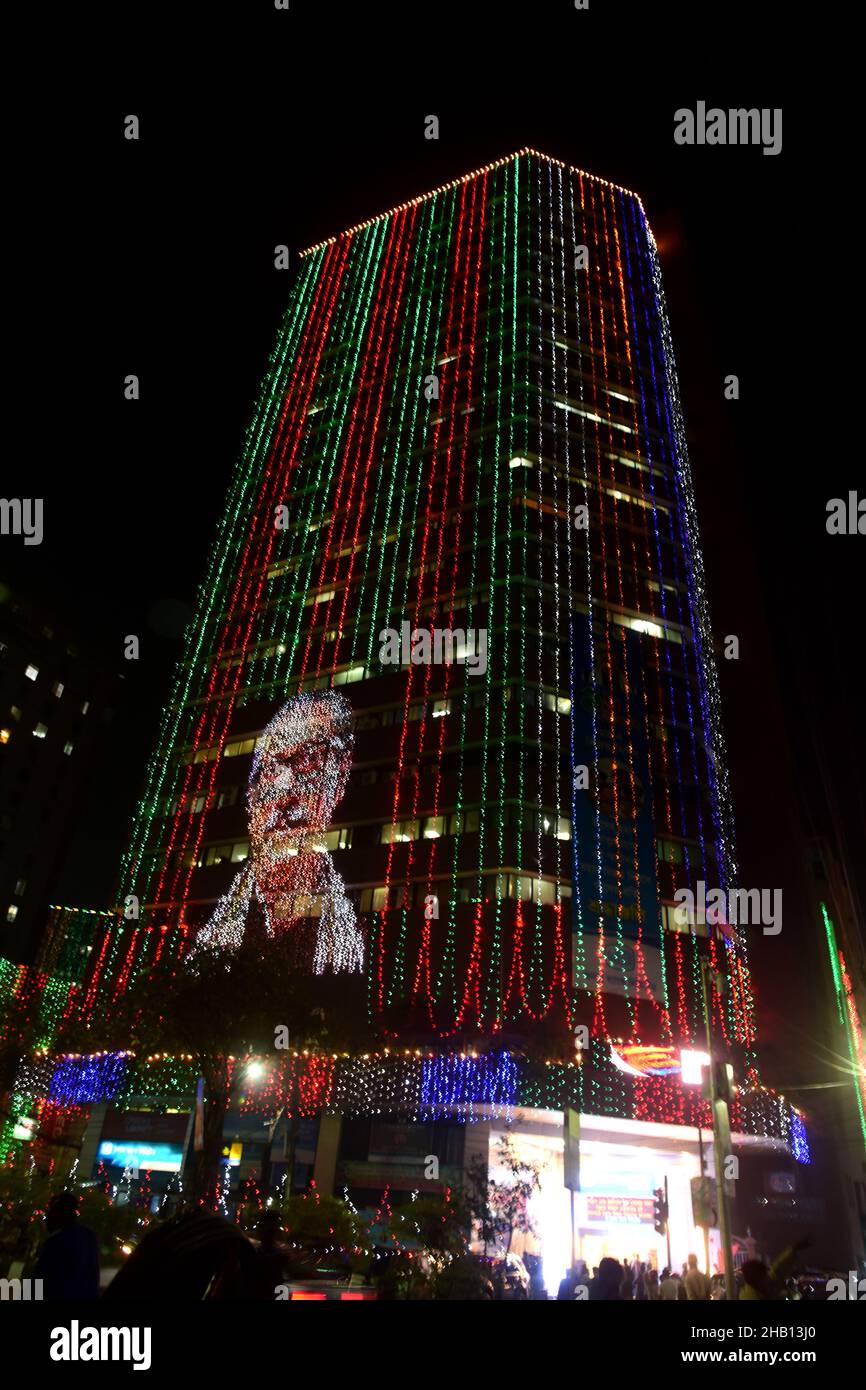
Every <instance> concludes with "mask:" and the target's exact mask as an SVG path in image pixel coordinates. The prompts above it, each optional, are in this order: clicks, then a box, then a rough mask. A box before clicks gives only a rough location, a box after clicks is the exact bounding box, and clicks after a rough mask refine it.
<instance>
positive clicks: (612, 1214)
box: [586, 1192, 653, 1226]
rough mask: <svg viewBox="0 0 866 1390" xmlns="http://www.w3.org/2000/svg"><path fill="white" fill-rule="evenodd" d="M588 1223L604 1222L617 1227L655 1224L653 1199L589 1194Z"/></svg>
mask: <svg viewBox="0 0 866 1390" xmlns="http://www.w3.org/2000/svg"><path fill="white" fill-rule="evenodd" d="M586 1221H587V1222H591V1221H598V1222H604V1223H605V1224H608V1225H615V1226H634V1225H637V1224H639V1223H642V1222H648V1223H649V1224H650V1225H652V1223H653V1199H652V1197H619V1196H617V1195H616V1194H615V1193H601V1192H599V1193H589V1194H588V1195H587V1198H586Z"/></svg>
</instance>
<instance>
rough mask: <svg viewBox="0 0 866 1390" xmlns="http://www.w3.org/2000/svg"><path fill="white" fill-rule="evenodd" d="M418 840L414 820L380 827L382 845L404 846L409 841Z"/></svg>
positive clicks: (416, 825)
mask: <svg viewBox="0 0 866 1390" xmlns="http://www.w3.org/2000/svg"><path fill="white" fill-rule="evenodd" d="M417 839H418V822H417V821H416V820H398V821H397V822H396V824H390V825H383V826H382V844H383V845H394V844H406V843H407V842H408V841H410V840H417Z"/></svg>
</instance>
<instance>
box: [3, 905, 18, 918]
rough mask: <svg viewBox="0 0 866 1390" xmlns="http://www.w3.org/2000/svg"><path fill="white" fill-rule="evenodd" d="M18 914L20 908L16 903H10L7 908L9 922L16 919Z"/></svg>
mask: <svg viewBox="0 0 866 1390" xmlns="http://www.w3.org/2000/svg"><path fill="white" fill-rule="evenodd" d="M17 916H18V908H17V907H16V906H15V903H10V904H9V906H8V907H7V909H6V921H7V922H14V921H15V918H16V917H17Z"/></svg>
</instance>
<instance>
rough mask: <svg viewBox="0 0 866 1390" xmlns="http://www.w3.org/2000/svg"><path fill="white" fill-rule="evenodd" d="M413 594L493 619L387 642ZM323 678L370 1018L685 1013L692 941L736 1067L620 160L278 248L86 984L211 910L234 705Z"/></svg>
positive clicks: (113, 980) (697, 688)
mask: <svg viewBox="0 0 866 1390" xmlns="http://www.w3.org/2000/svg"><path fill="white" fill-rule="evenodd" d="M404 625H409V629H410V630H411V631H412V632H414V631H416V630H418V629H424V628H429V629H430V631H431V638H432V637H434V636H435V633H436V632H437V631H438V632H441V631H442V630H447V631H451V630H456V629H460V632H461V633H465V634H466V635H467V637H468V634H469V633H470V631H471V632H474V633H475V634H476V636H477V634H478V633H479V632H483V633H484V637H485V642H486V648H485V661H484V662H483V663H481V662H477V661H476V663H475V665H474V667H473V666H472V665H471V663H470V662H469V661H468V660H466V659H465V658H466V653H465V652H463V653H462V657H463V659H461V648H460V645H459V642H458V644H457V647H456V655H457V660H455V661H454V662H453V663H452V664H444V663H443V664H436V663H435V662H428V663H424V662H418V664H415V663H414V662H413V661H412V659H411V650H410V656H409V660H408V662H407V661H406V660H405V658H406V651H405V647H403V646H402V645H401V654H400V655H398V659H397V661H396V662H394V660H393V659H392V657H387V651H386V647H387V643H386V640H385V638H384V636H383V634H385V631H386V629H387V630H390V631H391V632H396V633H400V632H401V631H402V630H403V626H404ZM432 646H433V642H432V640H431V647H432ZM416 655H423V653H421V652H420V651H416ZM386 657H387V659H385V658H386ZM338 687H339V688H340V691H341V694H342V695H345V696H346V697H347V698H348V700H349V701H350V703H351V706H352V709H353V711H354V748H353V764H352V772H351V776H350V778H349V782H348V787H347V789H346V791H345V795H344V796H343V797H342V800H341V801H340V804H339V805H338V806H335V807H334V809H333V819H332V820H331V822H330V825H329V827H328V828H327V829H326V830H325V829H324V828H322V827H319V830H318V831H317V833H318V834H319V835H320V837H321V840H322V848H323V849H324V850H325V851H326V852H327V854H328V855H329V856H330V859H331V860H332V861H333V864H334V865H335V866H336V869H338V871H339V876H340V878H341V880H342V882H343V883H344V884H345V892H346V899H347V902H348V903H350V904H351V908H352V911H353V913H354V916H355V918H356V920H357V921H358V922H359V923H361V924H362V927H363V932H364V937H365V952H366V965H365V969H366V973H367V977H368V982H369V1000H370V1020H371V1024H372V1025H373V1027H374V1028H381V1029H383V1030H385V1031H386V1032H387V1034H388V1035H389V1036H397V1037H399V1038H402V1039H406V1040H416V1039H421V1040H423V1041H424V1042H425V1043H427V1044H431V1043H432V1044H435V1045H438V1046H445V1047H447V1046H448V1040H449V1039H453V1038H456V1037H460V1038H461V1039H464V1038H469V1037H472V1038H493V1039H496V1038H497V1037H501V1038H503V1039H504V1040H506V1041H508V1040H513V1038H514V1037H515V1036H517V1037H520V1038H528V1037H530V1036H533V1035H543V1036H544V1037H545V1038H546V1039H547V1044H548V1049H550V1046H551V1044H552V1042H553V1040H554V1039H558V1041H557V1042H556V1045H555V1048H554V1051H555V1052H557V1053H558V1054H559V1055H571V1054H569V1053H568V1052H567V1051H566V1053H565V1054H563V1044H564V1043H565V1042H566V1040H567V1030H570V1029H572V1028H573V1027H574V1026H576V1025H577V1024H579V1023H585V1024H586V1025H587V1026H588V1027H589V1028H590V1030H591V1031H592V1033H593V1034H594V1035H595V1036H596V1037H599V1038H610V1037H615V1038H620V1039H624V1040H626V1041H632V1042H638V1043H650V1044H660V1045H665V1044H667V1045H671V1044H673V1045H678V1044H680V1043H684V1044H687V1043H689V1042H695V1041H698V1042H699V1041H700V1039H701V1038H702V1017H701V1006H700V988H699V973H698V966H699V957H700V954H701V952H706V953H708V954H710V955H711V956H712V957H713V959H714V961H715V963H716V966H717V968H718V969H719V971H720V972H721V973H722V974H723V975H724V976H725V977H726V981H727V983H726V988H725V990H724V991H723V993H720V994H716V995H714V998H713V1000H712V1007H713V1016H714V1028H715V1030H716V1031H717V1034H718V1037H719V1040H720V1042H721V1041H722V1040H724V1043H725V1044H727V1045H728V1046H730V1047H731V1048H732V1049H734V1050H735V1051H736V1052H737V1053H738V1055H739V1056H740V1057H742V1059H743V1060H744V1062H745V1064H746V1070H747V1071H748V1070H749V1068H750V1065H751V1053H752V1044H753V1041H754V1034H753V1007H752V999H751V993H750V983H749V974H748V968H747V964H746V954H745V943H744V941H743V940H742V937H741V935H740V934H738V933H737V932H736V931H727V932H724V933H723V932H720V931H716V930H714V929H713V928H711V927H707V926H706V924H703V923H700V922H699V923H697V924H696V926H695V928H694V929H692V930H689V929H688V925H687V924H684V923H682V922H681V921H679V920H678V918H677V914H676V912H675V911H674V909H673V907H672V904H673V897H674V892H675V891H676V889H677V888H678V887H681V886H682V887H690V888H692V889H694V888H695V885H696V883H697V882H698V881H703V882H704V883H705V884H706V885H707V887H708V888H709V887H717V886H720V887H722V888H723V889H728V888H730V887H731V886H733V885H734V883H735V881H736V859H735V850H734V843H733V832H732V818H731V809H730V804H729V798H728V789H727V781H726V774H725V763H724V749H723V745H722V738H721V733H720V728H719V709H718V692H717V684H716V674H715V668H714V664H713V657H712V648H711V638H710V632H709V624H708V615H707V608H706V601H705V597H704V592H703V581H702V565H701V554H700V548H699V543H698V536H697V530H696V517H695V507H694V499H693V494H692V487H691V481H690V473H689V464H688V458H687V454H686V446H685V436H684V429H683V422H682V417H681V412H680V405H679V400H678V393H677V385H676V376H675V369H674V361H673V353H672V346H671V337H670V331H669V326H668V322H667V317H666V312H665V307H664V298H663V292H662V286H661V278H660V273H659V262H658V256H657V253H656V248H655V243H654V240H653V236H652V233H651V231H650V228H649V225H648V223H647V220H646V216H645V214H644V211H643V208H642V205H641V203H640V200H639V199H638V198H637V197H636V196H635V195H634V194H631V193H629V192H627V191H626V190H624V189H621V188H619V187H617V186H615V185H613V184H610V183H608V182H606V181H604V180H602V179H598V178H594V177H590V176H588V175H586V174H583V173H580V172H578V171H576V170H573V169H569V168H567V167H565V166H563V165H561V164H559V163H558V162H556V161H554V160H550V159H548V158H546V157H544V156H541V155H538V154H536V153H534V152H531V151H524V152H522V153H520V154H519V155H516V156H512V157H511V158H509V159H506V160H502V161H500V162H498V163H497V164H494V165H490V166H488V167H487V168H485V169H483V170H481V171H479V172H477V173H475V174H473V175H471V176H468V177H466V178H465V179H462V180H459V181H457V182H456V183H454V184H452V185H449V186H448V187H445V188H443V189H440V190H438V191H436V192H434V193H431V194H428V195H426V196H425V197H422V198H419V199H416V200H414V201H412V202H410V203H408V204H405V205H403V206H401V207H399V208H397V209H395V210H393V211H392V212H390V213H387V214H383V215H382V216H380V217H377V218H374V219H372V220H371V221H369V222H367V223H365V224H363V225H362V226H360V227H357V228H354V229H352V230H350V231H347V232H345V233H343V234H341V235H340V236H337V237H335V238H332V239H331V240H329V241H328V242H325V243H323V244H321V245H319V246H317V247H313V248H311V249H310V250H309V251H307V252H305V253H304V255H303V256H302V259H301V263H300V268H299V271H298V274H297V278H296V282H295V285H294V289H293V292H292V297H291V303H290V307H289V309H288V312H287V314H286V316H285V320H284V322H283V325H282V327H281V330H280V333H279V336H278V339H277V344H276V347H275V349H274V352H273V354H272V357H271V366H270V371H269V373H268V375H267V378H266V380H265V382H264V385H263V388H262V391H261V394H260V397H259V400H258V403H257V406H256V411H255V415H254V418H253V421H252V423H251V425H250V428H249V431H248V435H247V444H246V449H245V451H244V455H243V458H242V459H241V461H240V463H239V465H238V467H237V469H236V472H235V475H234V478H233V481H232V485H231V490H230V495H229V499H228V504H227V506H226V508H225V511H224V514H223V517H222V520H221V523H220V529H219V534H218V537H217V541H216V544H215V546H214V549H213V552H212V555H211V559H210V562H209V568H208V572H207V576H206V579H205V582H204V584H203V585H202V588H201V591H200V597H199V606H198V613H197V617H196V620H195V622H194V624H193V625H192V627H191V629H190V632H189V634H188V638H187V651H186V656H185V659H184V661H183V663H182V664H181V666H180V668H179V674H178V677H177V683H176V687H175V690H174V693H173V696H172V699H171V702H170V704H169V706H168V708H167V709H166V713H165V716H164V720H163V726H162V730H161V734H160V739H159V743H158V747H157V749H156V750H155V754H154V757H153V760H152V763H151V767H150V772H149V779H148V784H147V791H146V794H145V796H144V798H143V801H142V804H141V808H140V811H139V814H138V817H137V820H136V824H135V828H134V833H133V835H132V839H131V843H130V846H129V850H128V853H127V856H126V860H125V864H124V870H123V883H122V896H123V897H124V898H126V897H127V895H134V896H135V898H137V899H138V900H139V902H140V904H141V906H142V917H141V920H140V922H139V923H138V924H136V923H135V922H132V923H125V924H124V925H123V926H122V927H121V928H120V929H118V928H117V927H116V926H113V927H112V928H111V929H107V930H105V931H103V932H102V933H101V935H100V936H98V938H97V939H96V941H95V943H94V948H93V951H92V956H91V960H92V965H91V970H90V973H89V977H88V980H87V982H86V989H85V992H86V995H87V998H88V1000H89V1002H90V1004H91V1006H94V1005H95V1001H96V1000H97V998H98V997H99V995H100V993H101V991H103V990H106V989H107V990H108V991H109V992H111V993H114V992H116V991H117V990H119V989H121V988H123V987H124V985H125V984H126V982H128V980H129V979H130V978H131V977H133V976H134V975H135V974H136V973H137V972H138V971H139V970H141V969H142V968H143V967H144V966H145V965H146V963H147V962H148V961H149V960H150V959H152V958H153V956H154V955H156V954H158V953H161V952H163V951H166V950H168V951H173V952H176V953H178V954H181V953H183V952H184V951H185V950H188V949H189V944H190V943H191V941H192V940H194V939H195V937H196V935H197V933H198V932H199V931H200V930H201V928H202V926H203V924H204V923H205V922H207V921H208V920H209V919H211V918H212V917H213V914H214V912H215V911H219V909H218V908H217V904H218V903H219V902H220V900H221V899H223V898H224V895H226V894H227V893H228V892H229V890H230V885H231V884H232V881H233V880H235V879H236V876H237V875H238V865H239V863H243V862H244V861H245V860H246V858H247V856H248V855H249V854H250V830H249V827H248V824H247V806H246V786H247V782H248V780H249V775H250V767H251V761H252V758H253V752H254V749H255V747H256V744H257V741H258V740H260V739H261V737H262V734H263V731H264V730H265V728H266V726H267V725H268V723H269V721H270V720H272V719H273V717H274V715H275V713H276V712H277V710H279V709H280V708H281V707H282V706H283V705H284V704H285V703H286V701H287V700H290V699H291V698H292V697H294V696H295V695H297V693H298V692H302V693H303V692H307V693H308V692H315V691H326V690H330V689H335V688H338ZM343 688H344V689H343ZM310 910H311V913H312V914H315V913H316V912H317V911H318V912H320V911H321V910H322V908H321V906H319V907H316V906H313V907H311V909H310ZM684 926H685V930H684V929H683V927H684ZM708 933H709V934H708ZM320 964H321V961H320Z"/></svg>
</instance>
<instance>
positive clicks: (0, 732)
mask: <svg viewBox="0 0 866 1390" xmlns="http://www.w3.org/2000/svg"><path fill="white" fill-rule="evenodd" d="M11 737H12V730H11V729H0V743H8V742H9V740H10V738H11Z"/></svg>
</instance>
